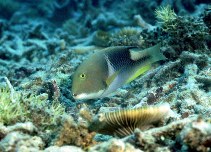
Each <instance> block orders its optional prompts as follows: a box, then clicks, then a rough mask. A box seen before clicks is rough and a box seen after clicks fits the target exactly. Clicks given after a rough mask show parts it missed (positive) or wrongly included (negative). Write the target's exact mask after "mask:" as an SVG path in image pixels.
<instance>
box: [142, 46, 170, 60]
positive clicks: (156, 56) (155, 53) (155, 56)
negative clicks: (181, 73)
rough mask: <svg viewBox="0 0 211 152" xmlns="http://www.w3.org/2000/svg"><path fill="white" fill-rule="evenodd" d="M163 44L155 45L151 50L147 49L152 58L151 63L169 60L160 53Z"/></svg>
mask: <svg viewBox="0 0 211 152" xmlns="http://www.w3.org/2000/svg"><path fill="white" fill-rule="evenodd" d="M160 47H161V43H158V44H157V45H154V46H152V47H150V48H147V49H145V50H144V51H146V53H147V54H149V55H150V56H151V57H152V58H151V59H150V60H151V63H154V62H156V61H160V60H166V59H167V58H166V57H165V56H164V55H163V54H162V53H161V52H160Z"/></svg>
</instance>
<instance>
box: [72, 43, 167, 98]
mask: <svg viewBox="0 0 211 152" xmlns="http://www.w3.org/2000/svg"><path fill="white" fill-rule="evenodd" d="M165 59H166V58H165V56H164V55H163V54H162V53H161V52H160V43H159V44H157V45H155V46H153V47H150V48H147V49H144V50H141V49H139V48H137V47H133V46H116V47H109V48H106V49H103V50H101V51H98V52H96V53H94V54H92V55H90V56H89V57H88V59H86V60H85V61H84V62H83V63H82V64H81V65H80V66H79V67H78V69H77V70H76V72H75V73H74V76H73V84H72V95H73V97H74V98H75V99H93V98H101V97H106V96H109V95H110V94H111V93H113V92H115V91H116V90H117V89H118V88H120V87H121V86H122V85H124V84H126V83H129V82H131V81H132V80H134V79H135V78H137V77H138V76H140V75H141V74H143V73H144V72H146V71H148V70H149V69H150V67H151V65H152V63H154V62H156V61H159V60H165Z"/></svg>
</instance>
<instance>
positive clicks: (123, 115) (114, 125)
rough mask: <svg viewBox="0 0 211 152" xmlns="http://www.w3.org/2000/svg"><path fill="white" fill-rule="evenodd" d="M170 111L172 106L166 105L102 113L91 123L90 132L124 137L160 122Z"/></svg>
mask: <svg viewBox="0 0 211 152" xmlns="http://www.w3.org/2000/svg"><path fill="white" fill-rule="evenodd" d="M169 111H170V106H169V104H167V103H166V104H162V105H160V106H150V107H141V108H136V109H124V110H118V111H115V112H107V113H100V114H99V115H97V116H96V117H94V119H93V120H92V122H91V123H90V125H89V130H90V131H95V132H98V133H101V134H107V135H115V136H118V137H124V136H127V135H130V134H132V133H133V132H134V130H135V128H140V129H142V128H146V127H149V126H150V125H152V124H155V123H157V122H159V121H160V120H161V119H162V118H164V117H165V116H167V114H168V113H169Z"/></svg>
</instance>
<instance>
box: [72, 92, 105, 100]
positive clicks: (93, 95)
mask: <svg viewBox="0 0 211 152" xmlns="http://www.w3.org/2000/svg"><path fill="white" fill-rule="evenodd" d="M103 92H104V90H100V91H98V92H94V93H81V94H75V93H73V94H72V96H73V98H74V99H78V100H83V99H95V98H100V97H101V95H102V94H103Z"/></svg>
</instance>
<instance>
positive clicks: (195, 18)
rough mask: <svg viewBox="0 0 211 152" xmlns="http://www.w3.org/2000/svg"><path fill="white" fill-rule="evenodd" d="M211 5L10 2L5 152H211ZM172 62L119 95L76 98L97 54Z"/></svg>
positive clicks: (206, 1)
mask: <svg viewBox="0 0 211 152" xmlns="http://www.w3.org/2000/svg"><path fill="white" fill-rule="evenodd" d="M210 3H211V1H210V0H128V1H126V0H0V152H39V151H40V152H41V151H44V152H83V151H89V152H141V151H157V152H160V151H165V152H167V151H169V152H170V151H181V152H183V151H201V152H209V151H211V35H210V34H211V5H210ZM158 43H160V44H161V48H160V51H161V52H162V53H163V54H164V56H165V57H166V58H167V59H166V60H164V61H160V62H159V63H156V64H155V65H153V67H152V68H151V69H150V70H149V71H148V72H146V73H145V74H143V75H142V76H140V77H138V78H137V79H135V80H134V81H132V82H131V83H129V84H126V85H124V86H123V87H121V88H120V89H118V90H117V92H116V93H115V94H114V95H113V96H109V97H105V98H98V99H90V100H75V99H74V98H73V97H72V92H71V88H72V77H73V74H74V72H75V71H76V69H77V67H78V66H79V65H80V64H81V63H82V62H83V61H84V60H85V59H86V58H87V56H88V55H90V54H92V53H93V52H94V51H100V50H101V49H103V48H107V47H111V46H113V47H115V46H136V47H139V48H140V49H145V48H149V47H151V46H154V45H156V44H158Z"/></svg>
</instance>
